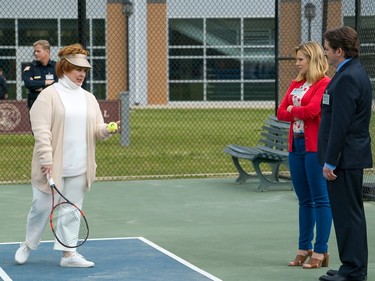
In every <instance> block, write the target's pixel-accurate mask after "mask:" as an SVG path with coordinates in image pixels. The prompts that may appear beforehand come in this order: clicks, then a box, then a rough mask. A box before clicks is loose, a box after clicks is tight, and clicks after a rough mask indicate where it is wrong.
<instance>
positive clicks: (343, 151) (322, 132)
mask: <svg viewBox="0 0 375 281" xmlns="http://www.w3.org/2000/svg"><path fill="white" fill-rule="evenodd" d="M328 99H329V102H327V100H328ZM371 104H372V87H371V82H370V80H369V77H368V74H367V73H366V71H365V69H364V68H363V66H362V65H361V63H360V62H359V60H358V59H352V60H350V61H348V62H347V63H345V64H344V65H343V66H342V67H341V68H340V70H339V71H338V72H337V73H336V74H335V76H334V77H333V78H332V80H331V82H330V83H329V84H328V86H327V88H326V91H325V96H323V99H322V111H321V114H322V118H321V123H320V128H319V136H318V159H319V163H320V164H321V165H323V164H324V163H328V164H331V165H334V166H336V167H337V168H338V169H364V168H370V167H372V152H371V145H370V142H371V138H370V134H369V124H370V118H371Z"/></svg>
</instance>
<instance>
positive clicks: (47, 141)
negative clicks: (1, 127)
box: [30, 85, 111, 192]
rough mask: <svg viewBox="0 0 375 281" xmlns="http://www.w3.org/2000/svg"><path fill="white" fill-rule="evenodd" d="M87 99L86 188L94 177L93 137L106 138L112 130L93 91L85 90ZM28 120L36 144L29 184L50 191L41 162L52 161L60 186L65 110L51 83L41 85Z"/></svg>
mask: <svg viewBox="0 0 375 281" xmlns="http://www.w3.org/2000/svg"><path fill="white" fill-rule="evenodd" d="M84 93H85V95H86V100H87V188H90V186H91V183H92V182H94V180H95V174H96V162H95V144H96V140H105V139H107V138H108V137H109V136H110V135H111V134H109V133H108V132H107V129H106V127H107V124H106V123H104V119H103V115H102V113H101V111H100V108H99V103H98V102H97V100H96V98H95V96H94V95H92V94H91V93H90V92H87V91H85V90H84ZM30 121H31V125H32V131H33V133H34V138H35V145H34V151H33V159H32V164H31V184H32V185H33V186H35V187H37V188H38V189H40V190H41V191H43V192H50V187H49V185H48V181H47V179H46V177H45V176H44V175H43V174H42V172H41V166H42V165H49V164H53V169H52V177H53V180H54V182H55V183H56V186H57V187H59V186H61V181H62V172H63V149H64V147H63V144H64V138H63V134H64V125H65V124H64V123H65V110H64V105H63V103H62V102H61V100H60V97H59V94H58V92H57V90H56V88H55V86H54V85H51V86H49V87H47V88H46V89H44V90H43V91H42V92H41V93H40V94H39V96H38V98H37V100H36V101H35V103H34V104H33V106H32V108H31V110H30Z"/></svg>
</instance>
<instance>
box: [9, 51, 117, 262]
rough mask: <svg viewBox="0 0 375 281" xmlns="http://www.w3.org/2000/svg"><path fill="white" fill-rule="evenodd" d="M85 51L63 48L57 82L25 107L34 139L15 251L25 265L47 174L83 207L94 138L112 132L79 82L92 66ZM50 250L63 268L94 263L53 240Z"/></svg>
mask: <svg viewBox="0 0 375 281" xmlns="http://www.w3.org/2000/svg"><path fill="white" fill-rule="evenodd" d="M88 54H89V53H88V51H86V50H84V49H83V48H82V46H81V45H80V44H74V45H69V46H66V47H64V48H62V49H61V50H60V51H59V53H58V55H59V58H60V61H59V62H57V64H56V74H57V76H58V78H59V80H58V82H57V83H55V84H53V85H51V86H50V87H48V88H46V89H44V90H43V91H42V92H41V93H40V94H39V96H38V99H37V100H36V101H35V103H34V104H33V107H32V108H31V110H30V120H31V126H32V131H33V133H34V138H35V146H34V152H33V159H32V169H31V170H32V171H31V185H32V191H33V201H32V205H31V209H30V212H29V215H28V218H27V226H26V239H25V242H24V243H22V244H21V246H20V248H19V249H18V250H17V252H16V255H15V260H16V262H17V263H18V264H24V263H25V262H26V261H27V260H28V258H29V255H30V253H31V250H36V249H37V247H38V245H39V243H40V240H41V237H42V234H43V231H44V229H45V227H46V224H47V222H48V217H49V213H50V209H51V200H52V199H51V191H50V187H49V184H48V182H47V178H46V176H47V175H52V177H53V179H54V181H55V183H56V186H57V187H58V188H60V189H61V190H60V191H61V192H62V194H63V195H64V196H66V197H67V198H69V200H70V201H72V202H73V203H75V204H76V205H77V206H78V207H79V208H82V204H83V199H84V195H85V192H86V191H87V190H88V189H89V188H90V185H91V184H92V182H93V181H94V180H95V172H96V163H95V142H96V140H105V139H107V138H108V137H109V136H110V135H111V133H110V132H109V130H108V129H107V124H106V123H104V120H103V116H102V113H101V111H100V108H99V104H98V102H97V100H96V99H95V97H94V95H92V94H91V93H89V92H88V91H86V90H84V89H83V88H82V87H81V86H82V83H83V81H84V80H85V78H86V74H87V72H88V71H89V70H90V69H91V65H90V63H89V62H88V60H87V56H88ZM67 229H69V226H67ZM54 249H55V250H59V251H62V257H61V261H60V266H62V267H93V266H94V263H93V262H91V261H88V260H86V259H85V258H84V257H83V256H81V255H80V254H78V253H77V252H76V250H75V249H71V248H65V247H63V246H62V245H61V244H59V243H58V242H57V241H55V244H54Z"/></svg>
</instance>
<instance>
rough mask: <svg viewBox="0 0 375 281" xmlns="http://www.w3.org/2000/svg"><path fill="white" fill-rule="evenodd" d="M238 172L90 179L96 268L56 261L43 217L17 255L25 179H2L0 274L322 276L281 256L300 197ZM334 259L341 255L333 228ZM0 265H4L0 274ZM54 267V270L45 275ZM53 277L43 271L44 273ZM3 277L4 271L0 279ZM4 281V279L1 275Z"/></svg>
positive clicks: (290, 240)
mask: <svg viewBox="0 0 375 281" xmlns="http://www.w3.org/2000/svg"><path fill="white" fill-rule="evenodd" d="M256 187H257V180H256V179H254V180H250V182H248V183H247V184H244V185H236V184H234V178H224V179H221V178H213V179H180V180H150V181H126V182H96V183H94V185H93V187H92V189H91V191H90V192H89V193H88V194H87V196H86V201H85V204H84V211H85V212H86V215H87V218H88V221H89V225H90V240H89V241H87V242H86V244H84V245H83V246H82V247H81V248H80V249H79V251H80V253H82V254H83V255H84V256H85V257H87V258H88V259H90V260H93V261H94V262H95V263H96V265H95V267H94V268H80V269H77V268H60V267H59V260H60V257H59V253H56V252H55V251H53V250H52V245H51V242H48V241H51V240H52V237H53V235H52V234H51V231H50V229H49V228H48V227H47V228H46V231H45V234H44V236H43V241H46V242H43V243H42V244H41V246H40V248H39V249H38V250H37V251H35V252H33V253H32V255H31V256H30V259H29V262H28V263H27V264H25V265H21V266H19V265H16V264H15V262H14V253H15V251H16V249H17V248H18V244H19V242H21V241H23V239H24V233H25V223H26V216H27V212H28V210H29V207H30V203H31V188H30V186H29V185H12V186H11V185H2V186H0V197H1V198H2V203H1V204H0V219H1V222H2V227H1V230H0V242H1V244H0V267H1V270H0V276H1V277H2V279H3V280H4V281H5V280H6V279H4V278H6V277H3V276H5V275H4V274H7V275H8V276H9V278H11V279H10V280H13V281H17V280H20V281H23V280H30V281H33V280H57V281H58V280H132V281H142V280H158V281H159V280H163V281H169V280H175V281H185V280H186V281H194V280H224V281H274V280H278V281H284V280H285V281H286V280H288V281H290V280H308V281H309V280H311V281H312V280H318V278H319V276H320V275H322V274H323V273H325V271H326V269H325V268H321V269H316V270H303V269H301V268H291V267H288V266H286V264H287V263H288V261H289V260H290V259H292V258H294V255H295V252H296V247H297V228H298V225H297V215H298V213H297V211H298V206H297V200H296V197H295V195H294V193H293V192H292V191H290V190H287V189H277V188H273V189H271V190H270V191H268V192H256V191H255V190H256ZM365 208H366V215H367V222H368V236H369V252H370V256H369V279H368V280H375V264H374V263H375V243H374V238H375V220H374V219H373V217H374V215H375V202H365ZM329 247H330V253H331V256H330V265H329V268H337V266H338V265H339V260H338V256H337V248H336V241H335V235H334V231H332V235H331V239H330V241H329ZM1 274H2V275H1ZM46 274H50V275H46ZM44 275H45V276H53V279H50V278H49V277H47V278H48V279H43V276H44ZM0 280H1V279H0ZM7 281H8V280H7Z"/></svg>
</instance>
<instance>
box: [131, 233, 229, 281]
mask: <svg viewBox="0 0 375 281" xmlns="http://www.w3.org/2000/svg"><path fill="white" fill-rule="evenodd" d="M138 239H139V240H141V241H143V242H144V243H146V244H148V245H150V246H151V247H153V248H155V249H156V250H158V251H160V252H162V253H163V254H165V255H167V256H170V257H171V258H173V259H175V260H176V261H178V262H180V263H182V264H183V265H185V266H187V267H189V268H190V269H192V270H194V271H196V272H198V273H200V274H202V275H204V276H206V277H207V278H210V279H211V280H213V281H223V280H221V279H219V278H217V277H215V276H213V275H212V274H210V273H208V272H206V271H204V270H202V269H200V268H199V267H196V266H195V265H193V264H191V263H189V262H188V261H186V260H184V259H182V258H180V257H178V256H176V255H175V254H172V253H171V252H169V251H167V250H166V249H164V248H162V247H160V246H158V245H156V244H155V243H153V242H151V241H150V240H147V239H146V238H143V237H139V238H138Z"/></svg>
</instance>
